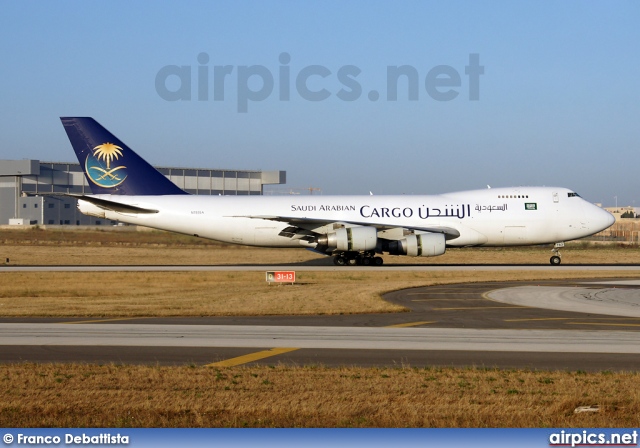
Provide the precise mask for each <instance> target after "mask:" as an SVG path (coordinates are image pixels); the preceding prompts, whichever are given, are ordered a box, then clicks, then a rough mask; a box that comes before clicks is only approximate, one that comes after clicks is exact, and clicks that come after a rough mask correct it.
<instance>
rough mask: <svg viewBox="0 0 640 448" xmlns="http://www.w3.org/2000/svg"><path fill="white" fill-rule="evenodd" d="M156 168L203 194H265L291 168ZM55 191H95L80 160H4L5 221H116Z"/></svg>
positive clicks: (1, 209) (1, 198) (1, 197)
mask: <svg viewBox="0 0 640 448" xmlns="http://www.w3.org/2000/svg"><path fill="white" fill-rule="evenodd" d="M156 169H157V170H158V171H160V172H161V173H162V174H164V175H165V176H166V177H167V178H168V179H169V180H171V181H172V182H173V183H175V184H176V185H177V186H178V187H180V188H182V189H183V190H184V191H186V192H187V193H190V194H202V195H261V194H263V191H264V190H263V187H264V186H265V185H274V184H284V183H286V177H287V176H286V171H250V170H220V169H202V168H177V167H156ZM47 193H48V194H49V195H47ZM51 193H74V194H91V188H90V187H89V183H88V181H87V179H86V177H85V175H84V173H83V172H82V168H81V167H80V164H79V163H63V162H41V161H39V160H0V225H7V224H16V225H78V226H79V225H114V224H116V223H117V222H116V221H105V220H104V219H99V218H95V217H92V216H85V215H83V214H82V213H80V212H79V211H78V209H77V207H76V199H74V198H72V197H66V196H55V195H53V196H52V195H51ZM39 194H43V195H42V196H40V195H39Z"/></svg>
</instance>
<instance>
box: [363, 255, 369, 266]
mask: <svg viewBox="0 0 640 448" xmlns="http://www.w3.org/2000/svg"><path fill="white" fill-rule="evenodd" d="M370 264H371V257H363V258H362V265H363V266H369V265H370Z"/></svg>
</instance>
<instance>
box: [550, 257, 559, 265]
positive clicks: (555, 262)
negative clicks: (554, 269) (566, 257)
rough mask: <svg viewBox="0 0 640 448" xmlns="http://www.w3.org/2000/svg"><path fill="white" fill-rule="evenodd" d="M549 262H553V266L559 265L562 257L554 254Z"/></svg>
mask: <svg viewBox="0 0 640 448" xmlns="http://www.w3.org/2000/svg"><path fill="white" fill-rule="evenodd" d="M549 263H551V264H552V265H553V266H558V265H560V263H562V259H561V258H560V257H558V256H557V255H554V256H553V257H551V258H550V259H549Z"/></svg>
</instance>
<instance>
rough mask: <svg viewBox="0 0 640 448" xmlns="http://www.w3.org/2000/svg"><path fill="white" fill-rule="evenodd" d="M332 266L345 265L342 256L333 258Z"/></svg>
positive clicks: (345, 262)
mask: <svg viewBox="0 0 640 448" xmlns="http://www.w3.org/2000/svg"><path fill="white" fill-rule="evenodd" d="M333 264H335V265H336V266H344V265H345V264H347V261H346V260H345V259H344V257H343V256H342V255H336V256H335V257H333Z"/></svg>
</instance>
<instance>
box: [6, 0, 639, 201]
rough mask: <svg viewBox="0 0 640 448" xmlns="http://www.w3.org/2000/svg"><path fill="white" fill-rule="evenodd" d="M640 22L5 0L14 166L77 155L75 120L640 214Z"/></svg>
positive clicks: (310, 174)
mask: <svg viewBox="0 0 640 448" xmlns="http://www.w3.org/2000/svg"><path fill="white" fill-rule="evenodd" d="M639 19H640V3H638V2H633V1H615V0H614V1H611V2H584V1H571V0H569V1H562V2H558V1H545V0H542V1H535V2H534V1H531V2H511V1H491V2H489V1H487V2H476V1H455V0H454V1H448V2H442V1H415V2H414V1H400V2H391V1H388V2H382V1H366V2H365V1H346V2H345V1H326V2H296V1H270V2H269V1H235V0H234V1H202V2H200V1H189V0H186V1H181V2H163V1H157V2H153V3H146V2H129V1H119V0H115V1H99V0H98V1H92V2H85V1H61V2H42V1H29V0H26V1H20V2H13V1H6V0H5V1H3V2H2V15H1V16H0V37H1V39H0V81H1V82H0V114H1V117H0V159H25V158H26V159H39V160H43V161H69V162H71V161H75V156H74V154H73V151H72V149H71V146H70V144H69V142H68V140H67V137H66V134H65V132H64V129H63V127H62V125H61V124H60V120H59V117H61V116H91V117H93V118H95V119H96V120H97V121H98V122H100V123H101V124H102V125H103V126H105V127H106V128H107V129H109V130H110V131H111V132H112V133H114V134H115V135H117V136H118V137H119V138H120V139H121V140H122V141H124V142H125V143H126V144H127V145H128V146H130V147H131V148H132V149H134V150H135V151H136V152H138V154H140V155H141V156H142V157H144V158H145V159H146V160H148V161H149V162H150V163H152V164H153V165H157V166H184V167H203V168H227V169H261V170H286V171H287V184H286V185H284V186H278V188H279V189H281V190H286V189H303V188H310V187H313V188H319V189H320V190H321V193H322V194H325V195H327V194H369V192H373V193H374V194H438V193H445V192H451V191H461V190H470V189H480V188H486V187H487V185H491V187H508V186H533V185H547V186H551V185H553V186H563V187H567V188H571V189H574V190H575V191H577V192H578V193H580V194H581V196H583V197H584V198H585V199H587V200H589V201H591V202H598V203H602V204H603V205H604V206H614V205H616V204H617V205H619V206H627V205H631V206H640V190H639V189H638V184H639V181H638V168H639V167H640V151H639V149H640V125H639V118H640V26H638V23H639V21H640V20H639ZM398 73H401V74H400V75H398ZM315 193H316V194H317V193H318V192H317V191H316V192H315Z"/></svg>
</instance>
